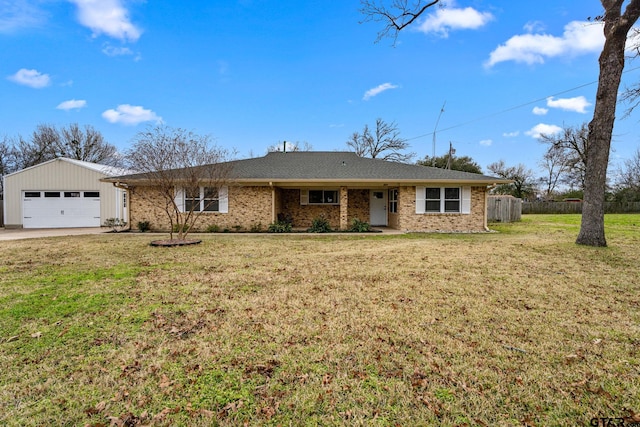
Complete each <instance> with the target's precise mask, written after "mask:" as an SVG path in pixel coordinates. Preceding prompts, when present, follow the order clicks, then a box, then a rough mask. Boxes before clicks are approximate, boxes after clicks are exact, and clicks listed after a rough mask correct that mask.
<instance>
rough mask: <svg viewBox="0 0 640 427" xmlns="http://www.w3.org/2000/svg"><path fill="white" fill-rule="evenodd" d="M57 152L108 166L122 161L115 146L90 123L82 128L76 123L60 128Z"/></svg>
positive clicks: (63, 155)
mask: <svg viewBox="0 0 640 427" xmlns="http://www.w3.org/2000/svg"><path fill="white" fill-rule="evenodd" d="M57 154H58V155H59V156H62V157H68V158H70V159H76V160H83V161H85V162H91V163H100V164H104V165H109V166H121V163H122V161H121V157H120V156H119V154H118V150H117V149H116V147H115V146H114V145H111V144H109V143H108V142H107V141H105V139H104V137H103V136H102V134H101V133H100V132H99V131H97V130H96V129H94V127H93V126H91V125H86V126H85V127H84V130H83V129H81V128H80V126H78V124H77V123H73V124H71V125H69V126H67V127H63V128H62V129H60V132H59V140H58V146H57Z"/></svg>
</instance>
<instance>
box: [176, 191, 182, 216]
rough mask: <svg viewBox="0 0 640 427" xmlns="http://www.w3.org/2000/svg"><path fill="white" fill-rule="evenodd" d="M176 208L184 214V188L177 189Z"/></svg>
mask: <svg viewBox="0 0 640 427" xmlns="http://www.w3.org/2000/svg"><path fill="white" fill-rule="evenodd" d="M175 202H176V206H178V211H179V212H184V188H176V198H175Z"/></svg>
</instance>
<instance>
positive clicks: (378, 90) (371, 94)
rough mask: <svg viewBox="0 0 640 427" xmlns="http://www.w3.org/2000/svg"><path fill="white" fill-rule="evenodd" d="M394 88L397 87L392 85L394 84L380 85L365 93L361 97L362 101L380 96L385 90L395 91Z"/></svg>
mask: <svg viewBox="0 0 640 427" xmlns="http://www.w3.org/2000/svg"><path fill="white" fill-rule="evenodd" d="M396 88H398V85H394V84H391V83H383V84H381V85H379V86H376V87H374V88H372V89H369V90H368V91H366V92H365V93H364V96H363V97H362V99H363V100H365V101H368V100H369V99H371V98H373V97H374V96H376V95H380V94H381V93H382V92H384V91H385V90H389V89H396Z"/></svg>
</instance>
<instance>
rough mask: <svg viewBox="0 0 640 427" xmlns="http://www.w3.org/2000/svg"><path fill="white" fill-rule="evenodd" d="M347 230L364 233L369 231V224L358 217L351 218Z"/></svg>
mask: <svg viewBox="0 0 640 427" xmlns="http://www.w3.org/2000/svg"><path fill="white" fill-rule="evenodd" d="M349 231H353V232H354V233H365V232H367V231H371V225H369V223H368V222H364V221H360V219H358V218H353V221H351V227H349Z"/></svg>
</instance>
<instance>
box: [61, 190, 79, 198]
mask: <svg viewBox="0 0 640 427" xmlns="http://www.w3.org/2000/svg"><path fill="white" fill-rule="evenodd" d="M64 197H80V192H79V191H65V192H64Z"/></svg>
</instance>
